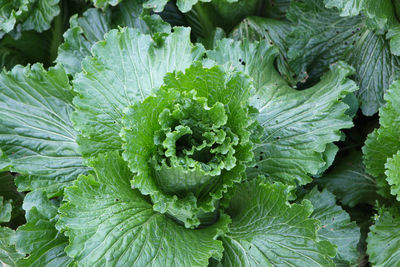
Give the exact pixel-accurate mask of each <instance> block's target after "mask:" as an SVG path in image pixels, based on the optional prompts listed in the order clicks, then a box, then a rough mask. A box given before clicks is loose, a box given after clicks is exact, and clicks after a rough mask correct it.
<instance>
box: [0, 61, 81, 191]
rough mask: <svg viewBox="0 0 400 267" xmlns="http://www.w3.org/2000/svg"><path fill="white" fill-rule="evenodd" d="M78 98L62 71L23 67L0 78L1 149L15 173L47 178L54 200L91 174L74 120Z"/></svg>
mask: <svg viewBox="0 0 400 267" xmlns="http://www.w3.org/2000/svg"><path fill="white" fill-rule="evenodd" d="M72 97H73V95H72V90H71V87H70V85H69V81H68V77H67V75H66V74H65V72H64V70H63V69H61V68H51V69H49V71H45V70H44V69H43V67H42V66H41V65H33V66H32V67H29V66H28V67H25V68H23V67H21V66H17V67H15V68H14V69H13V70H12V71H10V72H3V73H1V74H0V117H1V119H0V123H1V128H0V146H1V148H2V150H3V152H4V154H5V155H6V156H7V157H8V159H9V160H10V164H11V165H12V171H14V172H19V173H22V174H27V175H32V176H40V177H42V178H44V179H46V181H47V182H46V185H45V187H47V189H48V190H47V189H46V190H47V191H48V192H47V193H48V194H49V195H50V196H51V195H55V194H57V193H59V192H60V191H61V190H62V189H63V187H64V186H65V185H66V184H70V183H71V181H73V180H74V179H75V178H76V177H77V176H78V175H79V174H81V173H85V172H86V170H87V168H86V167H85V166H83V162H82V158H81V155H80V153H79V151H78V145H77V144H76V141H75V138H76V132H75V130H74V129H73V127H72V123H71V121H70V118H69V116H70V114H71V112H72V111H73V108H72ZM27 187H29V188H30V189H31V190H33V189H35V185H34V183H29V184H28V185H27Z"/></svg>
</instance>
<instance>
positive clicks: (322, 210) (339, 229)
mask: <svg viewBox="0 0 400 267" xmlns="http://www.w3.org/2000/svg"><path fill="white" fill-rule="evenodd" d="M304 199H308V200H310V201H311V203H312V205H313V206H314V211H313V213H312V214H311V217H312V218H315V219H317V220H319V221H320V222H321V224H322V228H321V229H320V230H319V231H318V237H319V238H320V239H322V240H328V241H329V242H331V243H332V244H335V245H336V246H337V248H338V251H337V254H336V257H335V258H334V260H333V261H334V262H335V264H336V266H354V265H355V264H356V263H357V260H358V253H357V244H358V241H359V240H360V229H359V228H358V226H357V225H356V223H355V222H351V221H350V216H349V215H348V214H347V213H346V211H344V210H343V209H342V208H341V207H340V206H338V205H336V200H335V196H334V195H333V194H332V193H330V192H329V191H327V190H324V191H322V192H319V191H318V189H317V188H316V187H314V189H313V190H311V192H310V193H308V194H307V195H306V196H305V197H304Z"/></svg>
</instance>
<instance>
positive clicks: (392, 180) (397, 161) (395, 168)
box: [385, 150, 400, 201]
mask: <svg viewBox="0 0 400 267" xmlns="http://www.w3.org/2000/svg"><path fill="white" fill-rule="evenodd" d="M385 167H386V169H387V170H386V171H385V175H386V177H387V178H386V181H387V182H388V183H389V185H390V193H391V194H392V195H394V196H396V197H397V200H398V201H400V150H399V151H397V154H395V155H394V156H393V158H389V159H388V160H387V163H386V164H385Z"/></svg>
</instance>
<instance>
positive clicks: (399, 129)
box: [363, 81, 400, 196]
mask: <svg viewBox="0 0 400 267" xmlns="http://www.w3.org/2000/svg"><path fill="white" fill-rule="evenodd" d="M385 100H386V102H387V103H386V104H385V105H384V106H383V107H382V108H381V109H380V110H379V117H380V118H379V122H380V127H379V128H378V129H376V130H375V131H374V132H372V133H371V134H370V135H368V138H367V140H366V141H365V145H364V147H363V153H364V162H365V166H366V170H367V172H368V173H369V174H371V175H373V176H375V177H376V178H377V182H378V185H379V186H381V187H383V193H381V194H383V195H384V196H385V192H386V191H387V189H385V187H388V184H387V183H386V181H385V179H389V183H390V184H393V188H392V190H391V191H392V194H397V193H398V189H396V188H397V186H396V185H397V184H398V182H396V178H395V176H393V171H388V174H390V175H391V177H390V178H386V175H385V171H386V167H385V164H386V162H387V161H388V159H389V158H392V157H393V156H394V155H395V154H396V153H398V151H400V141H399V136H400V134H399V133H400V122H399V120H398V118H399V117H400V81H396V82H394V83H393V84H392V85H391V87H390V89H389V91H388V92H387V94H386V95H385ZM396 161H397V159H393V160H390V162H389V163H388V166H387V167H390V168H391V169H392V170H395V165H396V163H395V162H396ZM393 168H394V169H393ZM398 196H399V195H398Z"/></svg>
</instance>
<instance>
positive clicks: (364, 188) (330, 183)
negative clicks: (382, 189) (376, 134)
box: [315, 152, 378, 207]
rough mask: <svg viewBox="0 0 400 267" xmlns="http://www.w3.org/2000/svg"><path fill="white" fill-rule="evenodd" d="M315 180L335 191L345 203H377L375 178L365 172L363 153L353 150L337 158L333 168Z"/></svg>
mask: <svg viewBox="0 0 400 267" xmlns="http://www.w3.org/2000/svg"><path fill="white" fill-rule="evenodd" d="M315 182H317V183H318V184H320V185H322V186H323V187H326V188H328V190H329V191H331V192H333V193H334V194H335V195H336V197H337V198H338V200H339V201H340V202H341V203H342V204H343V205H348V206H350V207H354V206H356V205H357V204H360V203H368V204H370V205H373V204H375V200H376V199H377V197H378V196H377V194H376V190H377V188H376V182H375V179H374V178H373V177H372V176H370V175H368V174H367V173H366V172H365V167H364V164H363V161H362V155H361V153H359V152H351V153H350V154H349V155H347V156H342V157H340V158H337V160H336V161H335V162H334V164H333V166H332V169H331V170H330V171H328V173H327V174H326V175H324V176H322V177H321V178H317V179H315Z"/></svg>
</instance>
